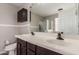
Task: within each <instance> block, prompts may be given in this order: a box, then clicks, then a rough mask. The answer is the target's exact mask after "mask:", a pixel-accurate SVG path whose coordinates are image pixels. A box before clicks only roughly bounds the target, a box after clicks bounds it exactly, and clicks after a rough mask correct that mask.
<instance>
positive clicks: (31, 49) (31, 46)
mask: <svg viewBox="0 0 79 59" xmlns="http://www.w3.org/2000/svg"><path fill="white" fill-rule="evenodd" d="M35 46H36V45H34V44H31V43H27V55H35V54H36V53H35Z"/></svg>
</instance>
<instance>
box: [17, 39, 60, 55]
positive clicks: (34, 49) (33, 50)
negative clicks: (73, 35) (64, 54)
mask: <svg viewBox="0 0 79 59" xmlns="http://www.w3.org/2000/svg"><path fill="white" fill-rule="evenodd" d="M17 55H61V54H60V53H57V52H54V51H51V50H48V49H46V48H43V47H40V46H38V45H34V44H32V43H29V42H27V41H24V40H21V39H19V38H17Z"/></svg>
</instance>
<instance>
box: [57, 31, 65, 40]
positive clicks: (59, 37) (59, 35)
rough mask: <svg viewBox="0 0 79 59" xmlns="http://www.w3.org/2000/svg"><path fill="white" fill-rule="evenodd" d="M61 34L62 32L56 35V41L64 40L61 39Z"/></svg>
mask: <svg viewBox="0 0 79 59" xmlns="http://www.w3.org/2000/svg"><path fill="white" fill-rule="evenodd" d="M61 34H63V32H59V33H58V35H57V39H58V40H64V39H63V38H62V35H61Z"/></svg>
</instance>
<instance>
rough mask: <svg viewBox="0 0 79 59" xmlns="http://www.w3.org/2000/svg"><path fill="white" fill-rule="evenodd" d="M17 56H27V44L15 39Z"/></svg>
mask: <svg viewBox="0 0 79 59" xmlns="http://www.w3.org/2000/svg"><path fill="white" fill-rule="evenodd" d="M17 54H18V55H26V54H27V44H26V42H25V41H23V40H21V39H17Z"/></svg>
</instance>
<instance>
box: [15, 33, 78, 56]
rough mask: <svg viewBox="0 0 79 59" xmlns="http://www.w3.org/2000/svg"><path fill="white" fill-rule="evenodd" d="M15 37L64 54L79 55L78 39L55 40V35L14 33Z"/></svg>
mask: <svg viewBox="0 0 79 59" xmlns="http://www.w3.org/2000/svg"><path fill="white" fill-rule="evenodd" d="M15 37H16V38H20V39H22V40H24V41H27V42H29V43H32V44H35V45H38V46H41V47H44V48H47V49H49V50H52V51H55V52H58V53H61V54H64V55H79V39H73V38H64V40H57V39H56V35H48V36H47V35H35V36H32V35H31V34H23V35H15Z"/></svg>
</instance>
